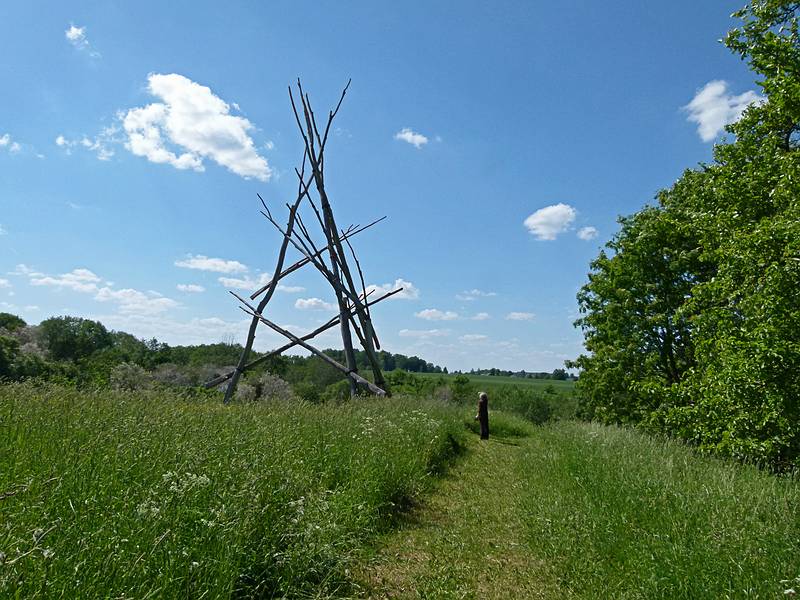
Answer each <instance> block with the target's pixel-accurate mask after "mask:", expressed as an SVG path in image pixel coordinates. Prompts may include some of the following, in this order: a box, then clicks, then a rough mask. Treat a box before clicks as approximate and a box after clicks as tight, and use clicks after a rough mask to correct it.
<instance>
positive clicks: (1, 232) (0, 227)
mask: <svg viewBox="0 0 800 600" xmlns="http://www.w3.org/2000/svg"><path fill="white" fill-rule="evenodd" d="M7 233H8V231H6V229H5V227H3V224H2V223H0V235H6V234H7Z"/></svg>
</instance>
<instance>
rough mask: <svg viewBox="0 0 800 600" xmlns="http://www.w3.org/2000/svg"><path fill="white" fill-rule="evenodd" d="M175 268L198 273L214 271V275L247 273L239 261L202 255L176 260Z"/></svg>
mask: <svg viewBox="0 0 800 600" xmlns="http://www.w3.org/2000/svg"><path fill="white" fill-rule="evenodd" d="M175 266H176V267H183V268H184V269H196V270H198V271H212V272H214V273H243V272H245V271H247V267H246V266H245V265H243V264H242V263H240V262H239V261H238V260H225V259H223V258H209V257H208V256H204V255H202V254H198V255H197V256H193V255H191V254H189V255H188V256H187V258H185V259H184V260H176V261H175Z"/></svg>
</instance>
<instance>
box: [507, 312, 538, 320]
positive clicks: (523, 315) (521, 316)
mask: <svg viewBox="0 0 800 600" xmlns="http://www.w3.org/2000/svg"><path fill="white" fill-rule="evenodd" d="M535 317H536V315H535V314H533V313H529V312H510V313H508V314H507V315H506V320H508V321H532V320H533V319H534V318H535Z"/></svg>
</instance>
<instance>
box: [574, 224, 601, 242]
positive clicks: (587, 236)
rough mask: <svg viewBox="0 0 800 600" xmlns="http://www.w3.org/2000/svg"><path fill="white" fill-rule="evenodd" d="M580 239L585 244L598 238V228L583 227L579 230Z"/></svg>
mask: <svg viewBox="0 0 800 600" xmlns="http://www.w3.org/2000/svg"><path fill="white" fill-rule="evenodd" d="M578 237H579V238H580V239H582V240H583V241H585V242H588V241H589V240H593V239H594V238H596V237H597V228H596V227H581V228H580V229H579V230H578Z"/></svg>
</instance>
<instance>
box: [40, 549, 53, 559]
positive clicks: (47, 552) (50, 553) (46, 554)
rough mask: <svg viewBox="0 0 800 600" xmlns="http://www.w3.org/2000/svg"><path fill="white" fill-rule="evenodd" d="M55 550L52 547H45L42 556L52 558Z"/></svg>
mask: <svg viewBox="0 0 800 600" xmlns="http://www.w3.org/2000/svg"><path fill="white" fill-rule="evenodd" d="M54 554H55V552H53V551H52V550H51V549H50V548H45V549H44V550H42V556H43V557H44V558H52V557H53V555H54Z"/></svg>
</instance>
